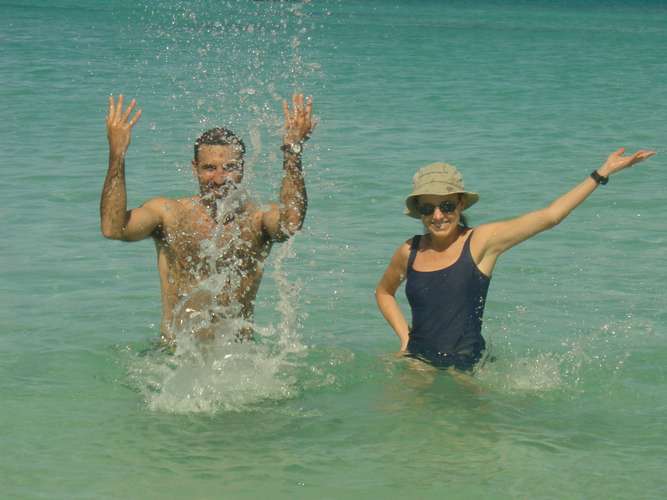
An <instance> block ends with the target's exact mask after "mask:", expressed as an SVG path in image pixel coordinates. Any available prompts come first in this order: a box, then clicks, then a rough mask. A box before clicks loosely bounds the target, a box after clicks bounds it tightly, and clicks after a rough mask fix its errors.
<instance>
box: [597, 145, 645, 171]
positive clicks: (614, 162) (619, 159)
mask: <svg viewBox="0 0 667 500" xmlns="http://www.w3.org/2000/svg"><path fill="white" fill-rule="evenodd" d="M623 153H625V148H620V149H618V150H616V151H614V152H613V153H612V154H610V155H609V157H608V158H607V161H605V162H604V165H602V166H601V167H600V168H599V169H598V173H599V174H600V175H604V176H605V177H609V176H610V175H613V174H615V173H617V172H620V171H621V170H623V169H625V168H628V167H631V166H632V165H635V164H636V163H639V162H642V161H644V160H646V159H648V158H650V157H651V156H653V155H654V154H655V151H649V150H645V149H642V150H640V151H637V152H636V153H635V154H633V155H632V156H623Z"/></svg>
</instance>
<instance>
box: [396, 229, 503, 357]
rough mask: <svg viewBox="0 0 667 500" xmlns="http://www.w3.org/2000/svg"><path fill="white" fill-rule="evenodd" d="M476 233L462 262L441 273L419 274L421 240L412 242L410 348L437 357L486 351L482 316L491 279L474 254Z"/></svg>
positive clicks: (408, 287)
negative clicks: (477, 262)
mask: <svg viewBox="0 0 667 500" xmlns="http://www.w3.org/2000/svg"><path fill="white" fill-rule="evenodd" d="M471 238H472V232H471V233H470V235H469V236H468V239H467V240H466V241H465V243H464V245H463V250H462V251H461V255H460V256H459V258H458V260H457V261H456V262H455V263H454V264H452V265H451V266H448V267H445V268H444V269H438V270H437V271H415V270H414V269H413V267H412V266H413V264H414V262H415V257H416V256H417V250H418V249H419V241H420V240H421V236H419V235H417V236H415V237H414V238H413V239H412V245H411V247H410V258H409V259H408V269H407V279H406V283H405V294H406V295H407V297H408V302H409V303H410V308H411V309H412V330H411V331H410V344H411V345H412V347H416V348H417V349H419V350H426V351H431V352H433V353H437V354H463V355H469V354H473V353H479V352H480V351H482V350H484V348H485V342H484V338H483V337H482V333H481V332H482V316H483V314H484V304H485V303H486V293H487V291H488V290H489V283H490V281H491V279H490V278H489V277H488V276H486V275H484V274H483V273H482V272H481V271H480V270H479V269H478V268H477V265H476V264H475V261H474V260H473V258H472V254H471V253H470V239H471Z"/></svg>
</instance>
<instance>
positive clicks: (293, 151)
mask: <svg viewBox="0 0 667 500" xmlns="http://www.w3.org/2000/svg"><path fill="white" fill-rule="evenodd" d="M292 104H293V108H292V110H290V109H289V105H288V104H287V101H283V111H284V113H285V135H284V136H283V146H282V148H281V149H282V150H283V154H284V158H283V170H284V174H283V181H282V184H281V187H280V203H279V204H278V205H273V206H272V207H271V208H270V209H269V210H268V211H266V212H264V214H263V216H262V227H263V230H264V232H265V233H266V234H267V235H268V237H269V238H270V239H272V240H276V241H283V240H286V239H287V238H289V237H290V236H291V235H293V234H294V233H296V232H297V231H298V230H299V229H301V226H302V225H303V221H304V219H305V218H306V208H307V206H308V197H307V194H306V184H305V182H304V178H303V171H302V169H301V153H302V151H303V144H304V143H305V142H306V141H307V140H308V138H309V137H310V133H311V132H312V131H313V119H312V115H313V100H312V98H311V97H309V98H306V99H304V97H303V94H295V95H294V96H292Z"/></svg>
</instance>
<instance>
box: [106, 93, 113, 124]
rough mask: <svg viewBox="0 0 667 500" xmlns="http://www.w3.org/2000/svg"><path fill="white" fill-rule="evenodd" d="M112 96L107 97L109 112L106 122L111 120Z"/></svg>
mask: <svg viewBox="0 0 667 500" xmlns="http://www.w3.org/2000/svg"><path fill="white" fill-rule="evenodd" d="M113 105H114V102H113V96H112V95H110V96H109V110H108V111H107V120H108V121H111V120H112V119H113Z"/></svg>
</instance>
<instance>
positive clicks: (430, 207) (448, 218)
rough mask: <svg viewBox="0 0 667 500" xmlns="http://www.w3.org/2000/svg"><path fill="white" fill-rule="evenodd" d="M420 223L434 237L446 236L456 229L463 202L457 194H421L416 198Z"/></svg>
mask: <svg viewBox="0 0 667 500" xmlns="http://www.w3.org/2000/svg"><path fill="white" fill-rule="evenodd" d="M417 208H418V210H419V213H420V214H421V219H422V223H423V224H424V227H426V229H427V231H428V232H429V233H431V235H433V236H435V237H446V236H449V235H450V234H452V233H453V232H454V231H456V230H457V227H458V225H459V221H460V220H461V211H462V209H463V202H462V201H461V198H460V196H459V195H458V194H449V195H446V196H440V195H432V194H427V195H422V196H420V197H419V199H418V200H417Z"/></svg>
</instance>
